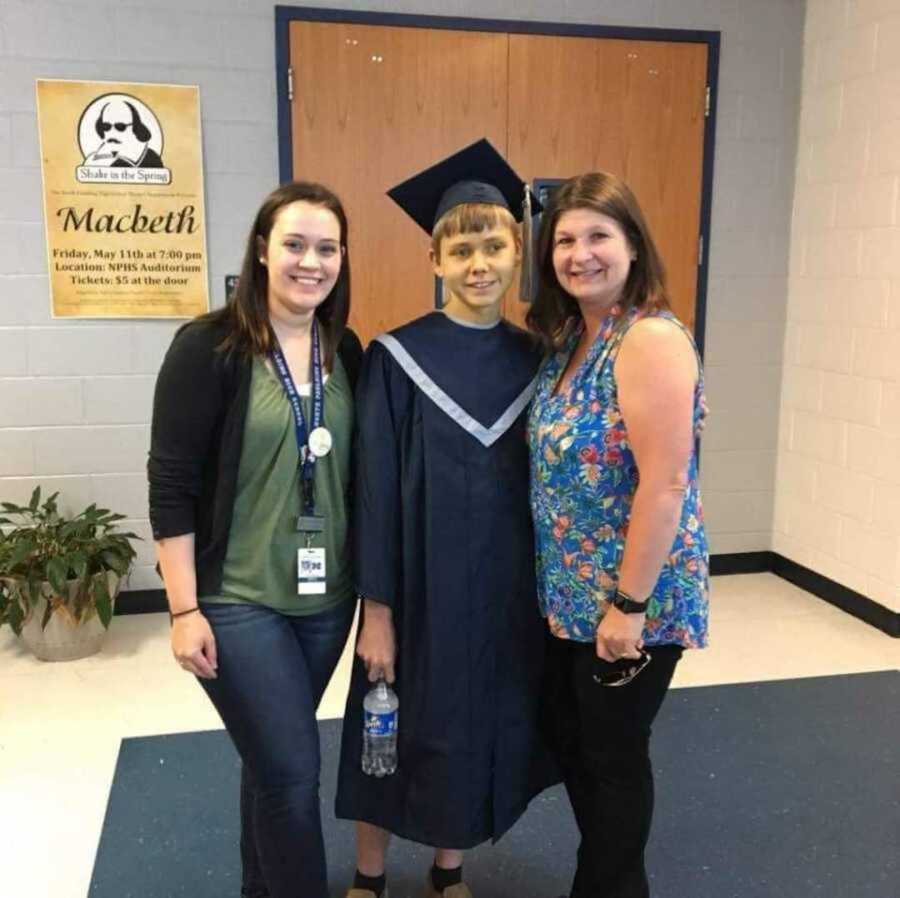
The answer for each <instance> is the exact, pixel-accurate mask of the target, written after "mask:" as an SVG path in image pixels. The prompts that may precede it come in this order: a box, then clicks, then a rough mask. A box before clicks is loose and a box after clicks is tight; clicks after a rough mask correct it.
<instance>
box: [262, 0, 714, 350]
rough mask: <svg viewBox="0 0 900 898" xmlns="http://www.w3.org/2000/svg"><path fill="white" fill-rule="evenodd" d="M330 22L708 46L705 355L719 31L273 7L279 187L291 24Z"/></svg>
mask: <svg viewBox="0 0 900 898" xmlns="http://www.w3.org/2000/svg"><path fill="white" fill-rule="evenodd" d="M297 21H300V22H333V23H335V24H345V25H389V26H390V25H393V26H397V27H403V28H434V29H446V30H452V31H492V32H504V33H509V34H546V35H553V36H557V37H599V38H617V39H619V40H634V41H666V42H669V43H689V44H706V47H707V57H706V84H707V87H708V88H709V115H708V116H707V117H706V119H705V124H704V129H703V175H702V178H701V186H700V264H699V265H698V266H697V293H696V296H697V299H696V309H695V317H694V340H695V341H696V343H697V348H698V349H699V351H700V355H701V358H702V357H703V354H704V344H705V342H706V341H705V334H706V291H707V286H708V282H709V254H710V249H711V241H710V221H711V217H712V186H713V161H714V156H715V145H716V141H715V136H716V108H717V106H718V98H719V91H718V86H719V46H720V43H721V32H720V31H700V30H696V29H676V28H649V27H648V28H637V27H633V26H619V25H581V24H578V25H575V24H570V23H563V22H523V21H518V20H515V19H474V18H457V17H453V16H426V15H411V14H408V13H381V12H359V11H353V10H344V9H320V8H318V7H309V6H276V7H275V85H276V90H277V96H278V100H277V103H278V175H279V180H280V182H281V183H282V184H284V183H285V182H287V181H291V180H293V167H294V166H293V160H292V154H291V104H290V100H289V99H288V74H287V73H288V67H289V66H290V58H291V55H290V25H291V22H297Z"/></svg>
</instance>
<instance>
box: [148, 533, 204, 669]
mask: <svg viewBox="0 0 900 898" xmlns="http://www.w3.org/2000/svg"><path fill="white" fill-rule="evenodd" d="M156 556H157V558H158V559H159V568H160V570H161V571H162V577H163V582H164V583H165V585H166V595H167V596H168V599H169V609H170V611H171V613H172V615H173V618H172V654H173V655H174V656H175V660H176V661H178V663H179V664H180V665H181V667H182V668H184V670H187V671H189V672H190V673H193V674H195V675H196V676H198V677H203V678H205V679H214V678H215V676H216V667H217V663H218V662H217V658H216V640H215V637H214V636H213V633H212V629H211V628H210V626H209V621H207V619H206V618H205V617H204V616H203V614H202V613H201V612H200V611H194V612H192V613H188V614H183V613H182V612H190V611H191V609H192V608H199V605H198V602H197V571H196V568H195V566H194V534H193V533H185V534H182V535H181V536H173V537H170V538H168V539H160V540H157V541H156ZM175 615H179V616H177V617H176V616H175Z"/></svg>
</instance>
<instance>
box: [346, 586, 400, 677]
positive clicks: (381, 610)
mask: <svg viewBox="0 0 900 898" xmlns="http://www.w3.org/2000/svg"><path fill="white" fill-rule="evenodd" d="M356 654H357V655H359V657H360V658H361V659H362V661H363V663H364V664H365V665H366V670H367V671H368V674H369V682H370V683H374V682H375V681H376V680H378V679H379V678H381V677H384V679H385V680H387V682H388V683H393V682H394V659H395V657H396V654H397V645H396V640H395V638H394V620H393V616H392V614H391V609H390V608H389V607H388V606H387V605H382V604H381V603H380V602H373V601H372V600H371V599H366V600H365V605H364V608H363V625H362V629H361V630H360V633H359V639H357V641H356Z"/></svg>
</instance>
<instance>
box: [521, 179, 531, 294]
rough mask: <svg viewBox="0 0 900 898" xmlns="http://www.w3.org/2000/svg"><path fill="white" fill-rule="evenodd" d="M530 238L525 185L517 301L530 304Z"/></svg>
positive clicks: (528, 208) (527, 191)
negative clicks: (520, 268) (520, 266)
mask: <svg viewBox="0 0 900 898" xmlns="http://www.w3.org/2000/svg"><path fill="white" fill-rule="evenodd" d="M532 251H533V246H532V238H531V189H530V188H529V186H528V184H527V182H526V184H525V199H524V200H523V201H522V270H521V273H520V274H519V299H520V300H521V301H522V302H531V301H532V300H533V299H534V277H533V270H532V264H531V257H532V255H533V252H532Z"/></svg>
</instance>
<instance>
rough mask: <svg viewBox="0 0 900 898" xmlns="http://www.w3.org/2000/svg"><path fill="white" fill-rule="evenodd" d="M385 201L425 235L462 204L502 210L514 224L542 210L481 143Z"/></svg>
mask: <svg viewBox="0 0 900 898" xmlns="http://www.w3.org/2000/svg"><path fill="white" fill-rule="evenodd" d="M388 196H389V197H390V198H391V199H392V200H393V201H394V202H395V203H396V204H397V205H398V206H400V208H401V209H403V211H404V212H406V214H407V215H409V217H410V218H412V219H413V221H415V222H416V224H418V225H419V227H420V228H422V230H423V231H425V232H426V233H428V234H431V232H432V231H433V230H434V226H435V225H436V224H437V223H438V220H439V219H440V218H441V216H442V215H444V214H445V213H447V212H449V211H450V210H451V209H453V208H454V207H455V206H461V205H462V204H463V203H490V204H491V205H495V206H503V207H504V208H506V209H509V211H510V212H512V214H513V217H514V218H515V219H516V221H519V222H520V221H522V219H523V218H530V215H534V214H537V213H538V212H540V211H542V209H543V206H541V204H540V202H539V201H538V199H537V197H536V196H535V195H534V194H533V193H532V192H531V190H530V189H529V188H528V187H527V185H526V183H525V182H524V181H523V180H522V179H521V178H520V177H519V176H518V175H517V174H516V173H515V172H514V171H513V170H512V168H511V167H510V165H509V163H508V162H507V161H506V160H505V159H504V158H503V157H502V156H501V155H500V154H499V153H498V152H497V150H495V149H494V147H493V146H492V145H491V143H490V142H489V141H488V140H487V139H486V138H482V139H481V140H479V141H476V142H475V143H473V144H471V145H470V146H467V147H466V148H465V149H462V150H460V151H459V152H458V153H454V154H453V155H452V156H448V157H447V158H446V159H444V160H442V161H441V162H438V163H437V164H436V165H432V166H431V167H430V168H426V169H425V171H422V172H419V174H417V175H413V176H412V177H411V178H409V179H408V180H406V181H404V182H403V183H402V184H398V185H397V186H396V187H394V188H392V189H391V190H389V191H388ZM526 196H527V200H530V213H529V210H528V206H529V203H528V202H527V200H526ZM527 213H528V214H527ZM528 224H530V221H529V222H528Z"/></svg>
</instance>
